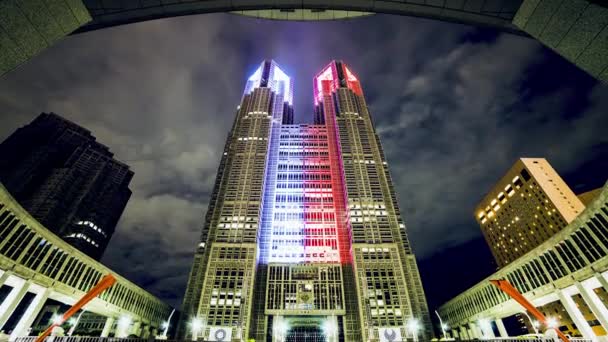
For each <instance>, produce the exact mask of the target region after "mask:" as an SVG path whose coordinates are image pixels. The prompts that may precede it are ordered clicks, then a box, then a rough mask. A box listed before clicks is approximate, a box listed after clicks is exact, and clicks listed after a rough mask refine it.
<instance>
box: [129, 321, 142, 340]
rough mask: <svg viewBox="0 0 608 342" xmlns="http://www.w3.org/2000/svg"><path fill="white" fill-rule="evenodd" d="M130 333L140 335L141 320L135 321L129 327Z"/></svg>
mask: <svg viewBox="0 0 608 342" xmlns="http://www.w3.org/2000/svg"><path fill="white" fill-rule="evenodd" d="M131 334H133V335H137V336H140V335H141V322H140V321H135V322H134V323H133V326H132V327H131Z"/></svg>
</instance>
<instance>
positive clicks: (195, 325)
mask: <svg viewBox="0 0 608 342" xmlns="http://www.w3.org/2000/svg"><path fill="white" fill-rule="evenodd" d="M202 327H203V322H202V321H201V320H200V319H198V318H194V319H192V321H191V322H190V329H192V341H196V340H197V339H198V333H199V331H200V330H201V328H202Z"/></svg>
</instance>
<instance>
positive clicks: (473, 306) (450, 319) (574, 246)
mask: <svg viewBox="0 0 608 342" xmlns="http://www.w3.org/2000/svg"><path fill="white" fill-rule="evenodd" d="M496 279H503V280H506V281H508V282H509V283H510V284H511V285H512V286H513V287H514V288H515V289H517V291H518V292H519V293H521V294H523V295H524V297H526V298H527V299H528V300H529V301H530V302H531V303H532V304H533V305H535V306H536V307H541V306H544V305H546V304H548V303H552V302H556V301H559V302H560V303H561V304H562V305H563V307H564V309H565V310H566V312H567V313H568V316H570V317H571V319H572V321H573V323H574V324H575V325H576V327H577V329H578V330H579V331H580V332H581V334H582V335H583V336H584V337H586V338H595V334H594V332H593V329H592V328H591V327H590V325H589V323H588V322H587V321H586V320H585V318H584V317H583V314H582V313H581V311H580V309H579V308H577V306H576V304H575V302H574V300H573V299H572V296H573V295H578V294H580V296H581V298H582V299H583V300H584V302H585V304H586V305H587V306H588V307H589V309H590V311H591V313H592V314H593V316H595V319H596V320H597V321H598V322H599V324H601V326H602V327H603V328H604V330H606V331H608V309H607V308H606V305H605V304H604V303H603V302H602V301H601V300H600V298H599V297H598V296H597V294H596V293H595V292H594V289H596V288H599V287H602V288H603V289H605V290H606V291H608V184H606V185H605V186H604V188H603V189H602V191H601V193H600V194H599V195H598V197H597V198H596V200H595V201H593V202H592V203H590V204H589V205H587V207H586V208H585V210H584V211H583V212H582V213H581V214H579V216H578V217H577V218H576V219H574V220H573V221H572V222H570V223H569V224H568V226H566V227H565V228H563V229H562V230H561V231H559V232H558V233H556V234H555V235H553V236H552V237H551V238H549V239H547V240H546V241H545V242H543V243H542V244H540V245H539V246H537V247H535V248H534V249H533V250H531V251H530V252H528V253H527V254H525V255H524V256H522V257H520V258H518V259H517V260H514V261H513V262H511V263H510V264H508V265H506V266H504V267H503V268H501V269H500V270H498V271H497V272H495V273H494V274H492V275H490V276H489V277H487V278H486V279H484V280H482V281H481V282H479V283H477V284H476V285H475V286H473V287H471V288H470V289H468V290H466V291H464V292H462V293H461V294H459V295H458V296H456V297H455V298H453V299H451V300H450V301H448V302H447V303H445V304H443V305H442V306H441V307H440V308H439V309H438V312H439V314H440V316H441V318H442V319H443V322H445V323H446V324H447V325H448V326H451V327H454V328H458V334H459V335H460V336H461V338H462V335H466V337H467V338H474V337H477V338H479V337H487V338H489V337H491V336H492V335H496V331H498V333H499V335H501V336H502V335H506V330H505V329H504V326H503V325H502V323H501V322H499V323H493V324H494V325H495V326H496V329H488V328H487V326H486V327H484V328H483V329H482V327H481V326H480V324H479V322H486V320H490V321H493V320H495V319H496V318H504V317H509V316H512V315H515V314H518V313H521V312H522V311H523V310H524V309H523V307H522V306H521V305H520V304H518V303H517V302H515V300H513V299H512V298H511V297H510V296H508V295H507V294H506V293H504V292H503V291H501V290H500V289H498V288H497V287H496V286H494V285H493V284H492V283H491V280H496ZM484 330H485V334H484ZM490 330H491V332H490Z"/></svg>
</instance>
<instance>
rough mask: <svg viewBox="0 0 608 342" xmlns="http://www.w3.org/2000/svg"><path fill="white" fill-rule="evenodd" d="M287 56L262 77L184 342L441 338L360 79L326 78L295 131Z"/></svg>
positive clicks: (206, 236) (335, 66)
mask: <svg viewBox="0 0 608 342" xmlns="http://www.w3.org/2000/svg"><path fill="white" fill-rule="evenodd" d="M292 98H293V83H292V80H291V79H290V78H289V77H288V76H287V75H286V74H285V73H284V72H283V71H282V70H281V69H280V68H279V67H278V66H277V65H276V63H275V62H273V61H264V62H263V63H262V64H261V65H260V67H259V68H258V69H257V70H256V71H255V73H253V75H252V76H251V77H250V78H249V79H248V81H247V85H246V87H245V92H244V94H243V98H242V100H241V104H240V106H239V107H238V109H237V113H236V119H235V121H234V124H233V126H232V129H231V131H230V133H229V135H228V138H227V142H226V145H225V148H224V153H223V156H222V159H221V162H220V166H219V169H218V175H217V179H216V183H215V187H214V190H213V195H212V198H211V201H210V205H209V209H208V211H207V215H206V217H205V222H204V226H203V232H202V235H201V240H200V242H199V245H198V248H197V250H196V253H195V257H194V263H193V266H192V270H191V273H190V279H189V282H188V287H187V290H186V294H185V297H184V304H183V315H182V320H181V322H180V328H179V329H180V334H181V335H182V336H188V337H193V338H200V337H202V338H207V339H211V340H218V341H219V340H221V341H232V340H240V339H241V338H255V339H256V341H300V340H303V338H304V336H308V337H314V336H317V337H320V338H322V339H319V340H323V341H400V340H401V338H405V337H406V336H409V337H410V338H411V337H413V335H414V334H416V335H417V336H418V338H420V339H421V340H422V339H424V338H428V337H429V336H430V334H431V326H430V316H429V313H428V308H427V305H426V299H425V297H424V291H423V289H422V284H421V281H420V276H419V273H418V269H417V266H416V260H415V257H414V255H413V253H412V251H411V248H410V245H409V242H408V239H407V234H406V230H405V225H404V223H403V221H402V219H401V215H400V213H399V208H398V204H397V199H396V195H395V192H394V188H393V185H392V181H391V178H390V175H389V171H388V166H387V162H386V158H385V157H384V154H383V152H382V148H381V145H380V141H379V139H378V136H377V134H376V133H375V130H374V127H373V125H372V120H371V116H370V114H369V112H368V108H367V105H366V103H365V99H364V97H363V92H362V88H361V85H360V83H359V80H358V79H357V77H356V76H355V75H354V74H353V73H352V71H351V70H350V69H349V67H348V66H347V65H346V64H344V63H342V62H339V61H334V62H332V63H330V64H329V65H328V66H327V67H325V68H324V69H323V71H322V72H320V73H319V74H318V75H317V76H316V77H315V78H314V103H315V112H314V123H313V124H293V107H292Z"/></svg>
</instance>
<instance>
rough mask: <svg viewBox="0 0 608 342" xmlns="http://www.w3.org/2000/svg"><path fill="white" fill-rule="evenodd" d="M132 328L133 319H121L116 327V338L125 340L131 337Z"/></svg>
mask: <svg viewBox="0 0 608 342" xmlns="http://www.w3.org/2000/svg"><path fill="white" fill-rule="evenodd" d="M130 328H131V318H128V317H126V316H125V317H121V318H119V319H118V323H117V325H116V332H115V333H114V336H115V337H119V338H123V337H127V336H129V329H130Z"/></svg>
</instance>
